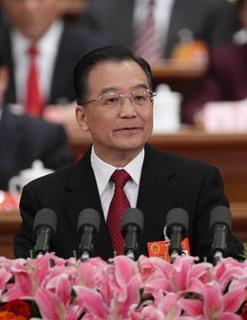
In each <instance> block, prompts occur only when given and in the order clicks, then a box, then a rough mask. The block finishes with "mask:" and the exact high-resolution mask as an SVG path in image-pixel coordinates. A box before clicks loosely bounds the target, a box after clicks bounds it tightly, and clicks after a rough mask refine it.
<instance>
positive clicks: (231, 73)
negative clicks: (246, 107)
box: [182, 43, 247, 123]
mask: <svg viewBox="0 0 247 320" xmlns="http://www.w3.org/2000/svg"><path fill="white" fill-rule="evenodd" d="M246 56H247V44H246V43H245V44H242V45H231V46H227V47H222V48H217V49H215V50H214V51H212V52H211V54H210V56H209V65H208V69H207V72H206V74H205V76H204V77H203V78H202V79H201V81H200V83H198V85H197V86H196V87H195V88H193V91H191V92H189V93H188V94H187V95H186V96H185V98H184V101H183V104H182V121H183V122H185V123H193V122H196V121H197V119H198V118H199V119H198V120H200V112H201V111H202V109H203V107H204V105H205V104H206V103H207V102H212V101H239V100H243V99H246V98H247V86H246V82H247V63H246Z"/></svg>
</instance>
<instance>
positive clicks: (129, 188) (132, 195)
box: [91, 147, 144, 220]
mask: <svg viewBox="0 0 247 320" xmlns="http://www.w3.org/2000/svg"><path fill="white" fill-rule="evenodd" d="M143 161H144V149H143V150H142V151H141V152H140V153H139V154H138V155H137V156H136V157H135V158H134V159H133V160H132V161H131V162H130V163H128V164H127V165H126V166H125V167H124V168H122V167H121V168H117V167H114V166H112V165H110V164H108V163H106V162H104V161H103V160H102V159H100V158H99V157H98V156H97V154H96V153H95V150H94V148H93V147H92V152H91V164H92V168H93V171H94V175H95V178H96V183H97V187H98V192H99V196H100V201H101V206H102V209H103V213H104V217H105V220H106V219H107V214H108V210H109V206H110V203H111V200H112V198H113V194H114V190H115V186H114V182H112V181H111V180H110V178H111V176H112V174H113V172H114V171H115V170H117V169H124V170H125V171H127V172H128V174H129V175H130V176H131V178H132V179H131V180H129V181H128V182H127V183H126V184H125V186H124V192H125V194H126V196H127V198H128V200H129V203H130V206H131V207H132V208H136V204H137V197H138V192H139V186H140V179H141V172H142V165H143Z"/></svg>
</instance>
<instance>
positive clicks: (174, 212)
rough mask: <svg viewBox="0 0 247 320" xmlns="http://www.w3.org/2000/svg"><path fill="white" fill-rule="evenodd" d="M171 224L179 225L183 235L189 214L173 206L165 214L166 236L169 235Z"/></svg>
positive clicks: (186, 231)
mask: <svg viewBox="0 0 247 320" xmlns="http://www.w3.org/2000/svg"><path fill="white" fill-rule="evenodd" d="M173 226H180V227H181V228H182V230H181V234H182V236H183V237H185V236H186V235H187V233H188V226H189V215H188V213H187V212H186V211H185V210H184V209H182V208H173V209H171V210H170V211H168V213H167V216H166V233H167V236H168V238H170V237H171V233H172V232H173V230H172V229H173Z"/></svg>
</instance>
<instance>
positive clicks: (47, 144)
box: [0, 55, 74, 191]
mask: <svg viewBox="0 0 247 320" xmlns="http://www.w3.org/2000/svg"><path fill="white" fill-rule="evenodd" d="M7 87H8V68H7V65H6V63H5V61H4V58H3V55H0V154H1V156H0V190H6V191H7V190H8V182H9V180H10V178H11V177H13V176H15V175H17V174H18V173H19V172H20V171H21V170H23V169H27V168H30V167H31V165H32V163H33V162H34V161H35V160H37V159H38V160H41V161H42V163H43V165H44V167H45V168H49V169H53V170H56V169H58V168H60V167H62V166H64V165H66V164H67V163H69V162H72V161H73V159H74V157H73V155H72V152H71V150H70V147H69V144H68V140H67V137H66V134H65V132H64V129H63V127H61V126H60V125H58V124H54V123H49V122H47V121H45V120H43V119H38V118H32V117H30V116H28V115H16V114H14V113H12V112H11V111H10V110H9V108H8V106H7V105H4V102H3V101H4V94H5V92H6V90H7Z"/></svg>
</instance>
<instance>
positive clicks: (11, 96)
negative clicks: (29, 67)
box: [4, 32, 16, 103]
mask: <svg viewBox="0 0 247 320" xmlns="http://www.w3.org/2000/svg"><path fill="white" fill-rule="evenodd" d="M4 46H5V48H6V52H8V55H6V62H7V65H8V69H9V84H8V89H7V91H6V94H5V101H6V103H16V88H15V77H14V68H15V67H14V61H13V56H12V50H11V44H10V33H9V32H6V34H5V37H4Z"/></svg>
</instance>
